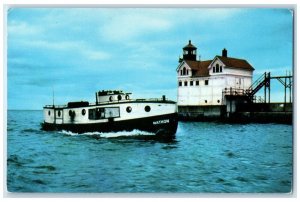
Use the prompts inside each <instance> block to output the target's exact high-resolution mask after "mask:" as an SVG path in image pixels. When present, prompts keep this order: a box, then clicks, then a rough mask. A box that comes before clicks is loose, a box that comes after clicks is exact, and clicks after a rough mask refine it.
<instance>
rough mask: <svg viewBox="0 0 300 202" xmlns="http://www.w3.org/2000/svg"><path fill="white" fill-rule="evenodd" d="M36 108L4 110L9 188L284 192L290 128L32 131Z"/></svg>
mask: <svg viewBox="0 0 300 202" xmlns="http://www.w3.org/2000/svg"><path fill="white" fill-rule="evenodd" d="M42 120H43V117H42V111H8V117H7V122H8V126H7V188H8V191H10V192H93V193H95V192H97V193H104V192H105V193H128V192H129V193H223V192H226V193H227V192H230V193H287V192H290V191H291V189H292V177H293V173H292V169H293V153H292V152H293V138H292V133H293V131H292V126H291V125H281V124H246V125H241V124H233V125H231V124H218V123H201V122H180V123H179V126H178V131H177V134H176V139H175V140H174V141H170V142H160V141H155V140H148V141H145V140H140V139H135V138H120V137H119V138H117V137H116V136H120V135H125V136H127V137H128V136H134V135H138V134H142V133H143V132H141V131H133V132H121V133H117V134H116V133H105V134H103V133H95V134H91V133H88V134H83V135H78V134H74V133H70V132H45V131H41V130H40V122H41V121H42Z"/></svg>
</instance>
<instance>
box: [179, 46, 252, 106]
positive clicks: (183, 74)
mask: <svg viewBox="0 0 300 202" xmlns="http://www.w3.org/2000/svg"><path fill="white" fill-rule="evenodd" d="M196 58H197V48H196V47H195V46H194V45H193V44H192V43H191V41H189V44H188V45H186V46H185V47H183V58H182V59H179V65H178V67H177V78H178V94H177V96H178V97H177V98H178V99H177V104H178V107H179V112H180V107H189V106H194V107H195V106H220V105H224V104H226V103H225V99H224V98H223V95H222V91H223V90H224V89H225V88H226V89H230V88H232V89H243V90H246V89H248V88H249V87H250V86H251V84H252V76H253V70H254V68H253V67H252V66H251V65H250V64H249V63H248V62H247V61H246V60H244V59H238V58H232V57H228V56H227V50H226V49H223V51H222V56H218V55H217V56H215V57H214V58H213V59H212V60H206V61H199V60H197V59H196Z"/></svg>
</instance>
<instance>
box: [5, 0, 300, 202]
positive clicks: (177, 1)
mask: <svg viewBox="0 0 300 202" xmlns="http://www.w3.org/2000/svg"><path fill="white" fill-rule="evenodd" d="M261 2H262V1H261V0H260V1H259V0H253V1H248V2H244V1H243V2H241V1H240V2H238V1H230V0H229V1H228V0H227V1H225V0H212V1H209V2H204V4H195V1H193V0H184V1H183V0H165V1H164V2H163V4H161V3H162V1H161V0H151V1H149V0H144V1H143V2H142V3H141V1H137V0H126V4H124V2H123V1H121V0H103V1H101V4H97V3H98V2H95V1H92V0H87V1H81V0H73V1H70V2H69V3H65V1H61V0H52V1H51V2H47V1H46V2H41V1H39V0H29V1H26V2H24V0H4V1H3V3H2V11H3V15H1V23H3V24H2V25H1V27H2V34H3V37H2V40H1V44H2V47H3V49H2V50H1V53H2V55H3V62H2V64H3V68H1V70H0V73H1V77H2V81H3V83H2V84H1V85H3V86H1V88H0V89H1V94H2V95H3V96H0V97H1V98H0V105H1V106H3V108H2V107H1V115H2V114H3V116H1V118H0V123H1V127H0V129H1V131H3V135H1V140H2V143H3V154H2V157H3V158H1V165H3V175H2V177H3V179H2V178H1V180H2V182H3V184H1V183H0V184H1V185H0V186H1V188H2V190H3V196H4V197H5V198H7V197H9V198H10V197H11V198H26V199H25V201H26V200H30V201H32V200H36V198H41V197H42V198H46V200H51V199H52V198H61V199H62V200H63V201H68V200H72V201H73V200H74V199H70V198H74V197H75V198H79V200H80V199H82V198H88V200H97V199H96V198H95V197H101V198H102V199H104V198H106V200H107V198H108V199H111V198H117V199H114V200H120V199H121V200H124V199H122V198H126V200H128V199H130V201H137V200H139V201H140V198H143V200H145V201H147V200H151V201H152V200H153V199H152V198H163V200H166V199H167V198H169V200H170V199H171V200H174V198H177V199H176V200H180V199H181V198H186V199H184V200H197V199H195V198H206V200H213V201H215V200H216V199H219V200H220V198H223V197H224V198H227V199H226V200H230V201H237V200H238V201H240V200H241V198H242V199H243V200H253V199H254V198H255V199H257V198H262V199H261V200H264V199H266V198H272V199H273V200H282V199H284V200H287V199H289V200H295V199H296V198H297V193H298V187H297V170H296V169H298V168H297V167H298V166H296V163H297V159H296V157H297V148H296V145H298V144H297V143H298V138H297V128H296V126H297V124H298V122H295V123H294V137H295V138H294V141H295V142H294V148H295V149H294V157H295V161H294V187H293V188H294V190H293V194H291V195H289V194H286V195H284V194H201V193H199V194H48V193H46V194H25V193H24V194H18V193H13V194H11V193H7V192H6V170H5V167H6V166H5V165H4V163H5V164H6V116H7V114H6V110H7V68H6V58H7V57H6V47H7V46H6V40H5V35H6V23H5V22H6V14H5V11H6V7H5V5H8V6H9V5H10V6H14V7H32V6H33V7H174V8H176V7H225V8H226V7H242V8H249V7H251V8H257V7H268V8H269V7H272V8H294V9H295V19H294V20H295V27H294V32H295V35H294V55H295V56H294V57H295V58H294V64H295V65H294V73H295V74H294V75H295V76H296V78H298V72H297V71H296V70H297V68H296V66H297V58H298V51H297V45H298V43H297V35H296V33H297V27H298V20H297V7H296V6H297V3H298V2H297V0H285V1H263V4H262V3H261ZM49 3H51V4H49ZM17 4H18V5H17ZM270 4H271V5H270ZM287 4H289V5H287ZM291 4H294V5H291ZM2 51H3V52H2ZM296 78H295V79H294V81H295V85H294V95H296V94H297V92H296V91H297V86H296V82H297V79H296ZM294 101H297V99H296V96H295V97H294ZM297 104H298V103H297V102H294V107H295V108H294V109H295V110H297V107H296V106H297ZM295 112H296V113H294V117H295V121H297V120H296V117H297V115H298V110H297V111H295ZM2 123H3V125H2ZM2 186H3V187H2ZM91 197H92V198H91ZM275 197H276V198H275ZM247 198H248V199H247ZM102 199H101V200H102ZM23 200H24V199H22V201H23ZM38 200H39V199H38ZM43 200H45V199H43ZM85 200H86V199H85ZM201 200H202V199H201ZM221 200H223V199H221Z"/></svg>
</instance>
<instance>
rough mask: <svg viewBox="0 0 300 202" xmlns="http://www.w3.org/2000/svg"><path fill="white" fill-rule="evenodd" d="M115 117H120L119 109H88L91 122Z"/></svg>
mask: <svg viewBox="0 0 300 202" xmlns="http://www.w3.org/2000/svg"><path fill="white" fill-rule="evenodd" d="M116 117H120V108H119V107H105V108H104V107H103V108H94V109H89V119H91V120H98V119H107V118H116Z"/></svg>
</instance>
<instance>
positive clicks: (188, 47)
mask: <svg viewBox="0 0 300 202" xmlns="http://www.w3.org/2000/svg"><path fill="white" fill-rule="evenodd" d="M183 49H192V50H196V49H197V48H196V46H194V45H193V44H192V42H191V40H189V44H188V45H186V46H185V47H183Z"/></svg>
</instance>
